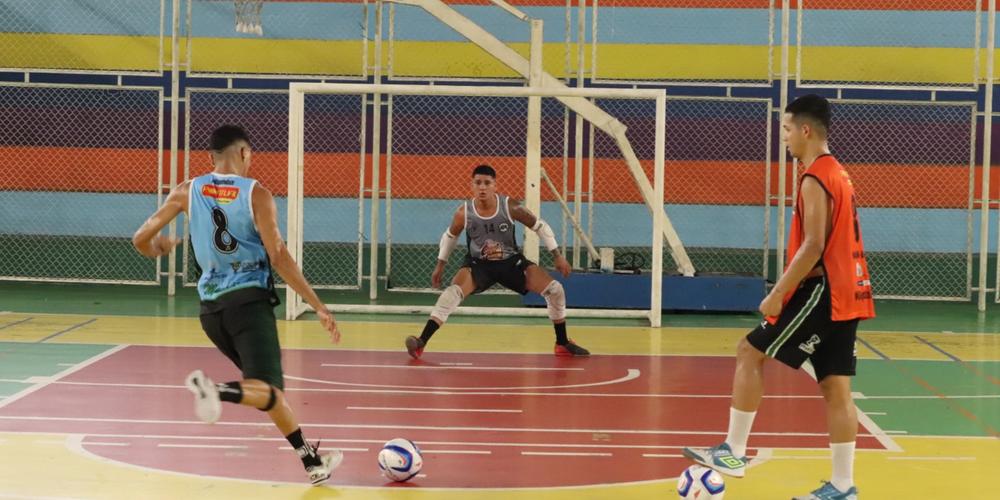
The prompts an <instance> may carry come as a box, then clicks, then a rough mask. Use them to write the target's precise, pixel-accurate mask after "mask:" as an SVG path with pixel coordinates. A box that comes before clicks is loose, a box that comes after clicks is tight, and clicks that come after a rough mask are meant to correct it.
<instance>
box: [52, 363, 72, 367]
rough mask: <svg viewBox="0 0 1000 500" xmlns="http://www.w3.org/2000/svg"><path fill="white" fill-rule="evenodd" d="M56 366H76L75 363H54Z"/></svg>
mask: <svg viewBox="0 0 1000 500" xmlns="http://www.w3.org/2000/svg"><path fill="white" fill-rule="evenodd" d="M56 366H76V363H56Z"/></svg>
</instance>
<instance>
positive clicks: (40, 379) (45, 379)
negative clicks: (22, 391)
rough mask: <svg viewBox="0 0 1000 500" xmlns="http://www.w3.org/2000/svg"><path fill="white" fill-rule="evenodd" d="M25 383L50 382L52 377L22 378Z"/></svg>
mask: <svg viewBox="0 0 1000 500" xmlns="http://www.w3.org/2000/svg"><path fill="white" fill-rule="evenodd" d="M24 382H25V383H26V384H45V383H50V382H52V377H45V376H35V377H28V378H26V379H24Z"/></svg>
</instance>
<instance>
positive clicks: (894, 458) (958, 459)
mask: <svg viewBox="0 0 1000 500" xmlns="http://www.w3.org/2000/svg"><path fill="white" fill-rule="evenodd" d="M888 458H889V460H932V461H935V460H949V461H966V460H968V461H974V460H976V457H888Z"/></svg>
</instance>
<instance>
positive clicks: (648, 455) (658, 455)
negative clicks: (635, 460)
mask: <svg viewBox="0 0 1000 500" xmlns="http://www.w3.org/2000/svg"><path fill="white" fill-rule="evenodd" d="M642 456H644V457H646V458H684V455H681V454H676V455H675V454H672V453H643V454H642Z"/></svg>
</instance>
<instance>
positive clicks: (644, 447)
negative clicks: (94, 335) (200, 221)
mask: <svg viewBox="0 0 1000 500" xmlns="http://www.w3.org/2000/svg"><path fill="white" fill-rule="evenodd" d="M0 433H2V434H11V435H27V436H34V435H37V434H38V433H37V432H28V431H0ZM720 434H722V433H720ZM86 436H87V437H93V438H138V439H173V440H192V441H281V442H284V441H285V439H284V438H269V437H258V436H181V435H176V434H92V433H87V434H86ZM941 437H949V436H941ZM317 439H319V440H321V441H323V442H324V443H326V442H330V443H370V444H377V445H379V446H381V445H382V444H384V443H385V441H386V440H385V439H357V438H354V439H344V438H332V437H323V436H319V437H317ZM982 439H995V438H993V437H987V436H982ZM419 444H420V445H421V446H488V447H497V448H583V449H629V450H669V449H678V450H679V449H682V448H684V447H690V446H694V445H693V444H684V445H676V446H667V445H660V444H595V443H522V442H503V441H491V442H482V441H424V440H421V441H420V443H419ZM795 449H796V450H803V451H830V448H829V447H823V448H795ZM761 450H763V449H761ZM864 451H867V452H887V450H883V449H875V450H867V449H866V450H864ZM759 453H762V452H759Z"/></svg>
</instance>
